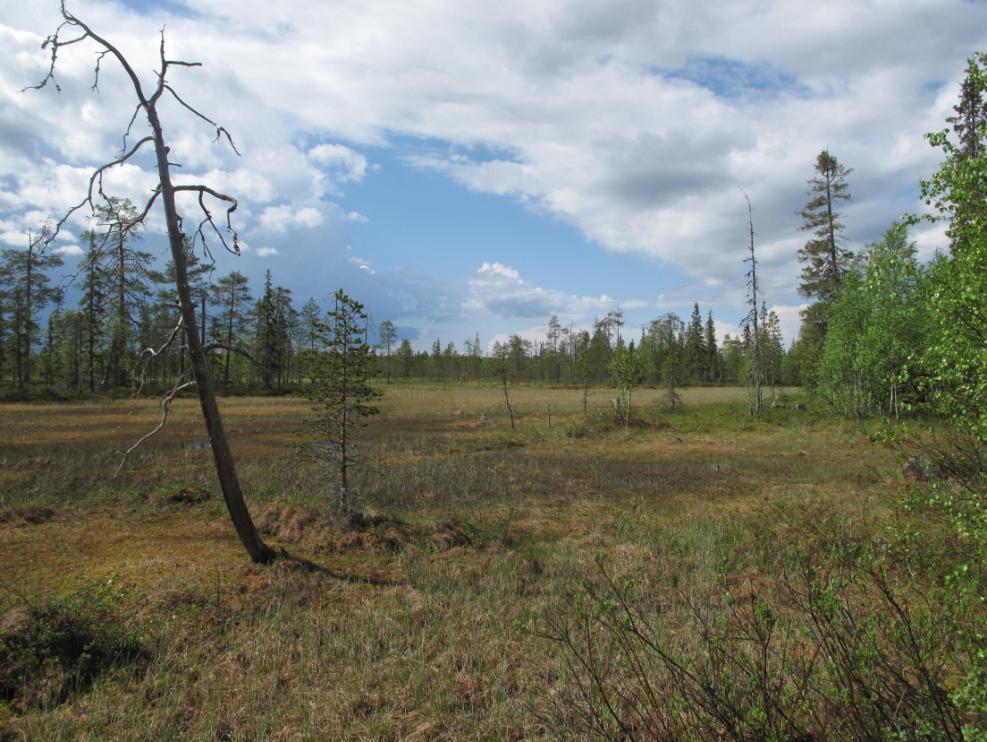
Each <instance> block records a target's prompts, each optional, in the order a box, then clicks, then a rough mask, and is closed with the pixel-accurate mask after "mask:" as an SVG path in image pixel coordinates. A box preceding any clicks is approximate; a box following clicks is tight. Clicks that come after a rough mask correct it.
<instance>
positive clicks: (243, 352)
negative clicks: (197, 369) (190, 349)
mask: <svg viewBox="0 0 987 742" xmlns="http://www.w3.org/2000/svg"><path fill="white" fill-rule="evenodd" d="M202 350H204V351H205V352H206V353H208V352H209V351H211V350H227V351H229V352H230V353H236V354H237V355H240V356H243V357H244V358H246V359H247V360H248V361H250V362H251V363H253V364H256V363H257V360H256V359H255V358H254V357H253V356H252V355H250V351H248V350H247V349H246V348H244V347H243V346H242V345H228V344H227V343H222V342H220V341H218V340H211V341H210V342H208V343H206V344H205V345H203V346H202Z"/></svg>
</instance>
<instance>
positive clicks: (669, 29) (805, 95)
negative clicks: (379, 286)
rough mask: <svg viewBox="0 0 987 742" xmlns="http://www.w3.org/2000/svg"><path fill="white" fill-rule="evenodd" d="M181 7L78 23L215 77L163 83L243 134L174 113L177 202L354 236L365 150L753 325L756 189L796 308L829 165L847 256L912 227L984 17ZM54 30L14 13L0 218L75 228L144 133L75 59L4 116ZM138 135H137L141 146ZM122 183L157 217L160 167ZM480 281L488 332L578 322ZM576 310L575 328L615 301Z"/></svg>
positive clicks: (457, 6) (4, 71)
mask: <svg viewBox="0 0 987 742" xmlns="http://www.w3.org/2000/svg"><path fill="white" fill-rule="evenodd" d="M167 7H168V4H162V5H161V6H160V7H154V8H148V9H147V10H146V11H145V12H141V13H139V12H136V11H134V10H132V9H129V8H128V7H127V6H125V5H123V4H121V3H118V2H113V1H112V0H107V2H102V3H96V4H91V5H89V6H87V7H86V9H85V15H84V18H85V19H86V20H88V21H90V22H91V23H92V25H93V27H94V28H98V29H99V30H101V31H102V32H104V33H105V35H106V37H107V38H110V39H112V40H114V41H117V42H118V43H119V44H120V45H121V47H122V48H123V49H124V50H125V52H126V53H127V54H128V56H129V57H130V58H131V61H132V62H133V66H134V68H135V69H138V70H140V71H141V73H142V74H144V75H145V82H146V83H149V84H153V77H152V76H151V75H150V74H149V73H147V72H145V71H148V70H151V69H153V67H154V65H155V62H156V55H157V38H158V30H159V29H160V28H161V27H162V25H166V27H167V41H168V44H169V52H170V54H172V55H174V56H175V57H185V58H188V59H196V60H201V61H202V62H203V64H204V66H203V67H202V68H201V69H199V68H197V69H190V70H187V69H176V70H174V72H175V76H174V82H175V83H176V86H177V88H178V89H179V91H180V92H181V93H182V94H183V95H184V96H185V97H186V99H187V100H188V101H189V102H190V103H191V104H193V105H197V106H199V107H201V109H202V110H203V111H204V112H205V113H206V114H207V115H210V116H213V117H215V118H217V120H219V121H220V123H222V124H224V125H226V126H227V127H229V128H230V130H231V131H232V132H233V134H234V136H235V138H236V142H237V146H238V148H239V150H240V151H241V152H242V153H243V156H242V157H238V156H236V155H235V154H234V153H233V152H232V151H231V150H230V149H229V148H228V147H226V146H225V145H223V144H222V143H218V144H217V143H215V142H213V141H212V140H213V131H212V130H211V128H210V127H208V126H204V125H203V122H202V121H201V120H198V119H196V118H195V117H194V116H192V115H190V114H187V112H184V111H182V110H181V109H180V108H179V107H178V106H177V105H176V106H174V107H171V106H169V108H168V109H167V111H166V113H167V126H168V135H169V141H170V143H171V145H172V150H173V151H172V156H173V159H174V160H175V161H176V162H179V163H181V164H182V165H183V168H182V170H181V172H182V175H181V176H180V177H179V178H178V180H179V182H191V181H195V182H210V183H211V184H213V185H215V186H216V187H217V188H218V189H220V190H223V191H224V192H229V193H230V194H231V195H234V196H236V197H238V198H240V199H241V205H240V209H239V210H238V212H237V215H238V216H241V217H242V218H243V221H242V223H241V225H240V226H241V227H243V232H244V237H245V238H247V239H250V238H252V237H253V238H255V239H257V240H258V241H260V240H263V241H265V242H268V243H271V244H278V243H277V241H276V240H275V237H276V236H280V235H284V236H285V239H287V236H288V234H289V231H290V230H291V229H293V228H301V227H308V228H312V227H316V226H321V225H323V224H325V223H327V222H329V223H330V224H332V223H335V222H336V221H337V220H338V221H339V222H340V223H345V222H346V221H347V220H348V221H350V222H353V223H359V222H360V221H361V219H359V218H352V215H353V214H356V213H358V212H349V214H348V213H347V212H346V211H345V210H343V209H340V207H338V206H336V205H335V204H328V203H327V202H326V201H325V197H326V196H327V195H333V196H334V197H335V196H336V195H338V194H340V192H341V190H342V189H343V188H344V187H349V186H352V185H355V184H357V183H360V182H362V181H364V180H366V179H368V178H370V177H372V176H370V175H369V173H372V172H374V170H375V169H376V166H375V165H373V164H370V163H369V162H368V160H367V156H366V155H365V154H363V153H362V152H361V151H359V150H360V149H363V150H364V151H366V147H367V146H371V145H373V146H381V147H390V148H391V149H392V151H393V152H394V154H395V157H396V158H400V159H403V161H404V162H406V163H409V164H411V165H412V166H414V167H418V168H424V169H428V170H431V171H435V172H439V173H442V174H444V175H445V176H446V177H448V178H451V179H453V180H455V181H456V182H458V183H461V184H463V185H464V186H465V187H467V188H470V189H473V190H475V191H479V192H484V193H492V194H500V195H502V196H506V197H509V198H513V199H516V200H517V201H518V202H520V203H522V204H524V205H525V206H526V207H528V208H530V209H533V210H535V211H538V212H540V213H544V214H547V215H550V216H551V217H552V218H554V219H557V220H560V221H562V222H564V223H565V224H568V225H573V226H575V227H576V228H577V229H579V230H580V231H581V233H582V234H583V235H584V236H585V237H587V238H588V239H589V240H592V241H596V242H597V243H598V244H599V245H601V246H603V247H604V248H606V249H608V250H612V251H618V252H632V253H636V254H641V255H647V256H653V257H656V258H658V259H660V260H661V261H663V262H664V263H666V264H668V265H671V266H674V267H676V268H678V269H680V270H681V271H684V272H685V273H687V274H688V275H689V276H691V277H692V279H694V284H693V285H691V286H687V287H684V288H683V289H682V292H681V293H682V295H683V298H684V301H687V302H689V303H691V301H692V300H694V299H700V300H704V303H705V300H707V299H708V301H717V302H719V303H720V304H719V305H718V306H721V305H722V304H723V303H732V304H733V305H738V304H739V301H738V299H742V296H739V297H738V296H737V294H738V293H739V294H741V295H742V284H743V280H742V270H740V269H739V268H738V264H739V260H740V258H741V257H742V253H743V246H744V244H745V242H746V235H745V230H746V207H745V204H744V201H743V198H742V197H741V196H740V189H741V188H743V189H745V190H747V191H748V192H749V193H750V195H751V198H752V200H753V203H754V209H755V211H754V220H755V229H756V231H757V239H758V250H759V256H760V257H761V260H762V262H763V267H764V271H763V277H764V286H765V290H766V293H767V296H768V298H769V300H770V301H776V302H788V303H790V304H791V305H792V306H794V303H795V302H796V301H797V297H796V295H795V293H794V288H795V286H796V285H797V278H798V272H799V266H798V264H797V259H796V257H795V254H796V250H797V248H798V246H799V244H800V242H801V241H802V240H803V238H804V235H801V234H800V233H799V232H798V231H797V228H798V222H799V220H798V216H797V212H798V210H799V208H800V207H801V206H802V204H803V203H804V202H805V200H806V194H805V180H806V179H807V178H808V177H809V176H810V175H811V167H812V162H813V160H814V158H815V155H816V154H817V153H818V152H819V151H820V150H821V149H822V148H823V147H826V146H828V147H830V148H831V149H832V151H833V152H834V154H836V155H837V156H838V157H839V158H840V159H841V161H843V162H844V163H845V164H846V165H847V166H849V167H853V168H854V169H855V172H854V174H853V175H852V176H851V179H850V190H851V192H852V193H853V195H854V201H853V202H852V203H851V204H849V205H848V206H847V207H846V209H845V210H844V212H845V213H844V221H845V222H846V224H847V232H846V234H847V237H848V246H849V247H851V248H859V247H861V246H862V245H863V244H864V243H866V242H868V241H871V240H874V239H877V238H879V237H880V235H881V233H882V232H883V231H884V229H885V228H886V227H887V226H888V224H889V223H890V221H891V220H892V219H893V218H895V217H896V216H898V215H899V214H901V213H902V212H907V211H913V210H918V208H919V205H918V204H917V203H916V200H915V198H914V187H915V184H916V182H917V181H918V179H919V178H920V177H923V176H926V177H927V176H928V175H929V174H930V173H931V172H932V171H933V169H934V168H935V166H936V162H937V157H938V155H937V153H936V152H935V151H934V150H932V149H931V148H929V147H928V146H927V144H926V142H925V141H924V139H923V136H922V135H923V133H924V132H926V131H931V130H936V129H939V128H941V127H942V126H943V119H944V118H945V117H946V116H948V115H950V114H951V113H952V111H951V106H952V104H953V102H954V100H955V96H956V91H957V90H958V84H959V80H960V78H961V76H962V74H963V67H964V60H965V56H966V55H967V54H968V53H969V52H970V51H971V50H974V49H982V48H985V47H987V30H985V29H987V5H985V4H983V3H970V2H963V0H915V1H914V2H909V3H887V2H885V3H881V2H878V3H860V2H856V1H855V0H833V1H832V2H828V3H822V4H819V3H817V4H815V5H807V4H806V3H804V2H800V1H799V0H763V2H758V3H754V4H739V5H732V6H731V5H729V4H696V3H694V2H691V0H668V1H667V2H662V3H655V2H654V0H616V2H615V3H609V4H605V3H589V2H586V1H585V0H545V2H539V3H530V2H527V1H525V0H504V2H501V3H497V4H494V5H491V4H489V3H482V2H480V1H479V0H458V1H456V2H453V0H444V1H443V0H435V2H430V3H427V4H425V5H421V4H408V3H400V2H396V1H394V0H390V1H387V0H385V2H384V3H347V4H344V5H342V6H339V5H319V4H316V3H302V2H299V1H295V2H292V1H286V2H281V3H270V2H261V0H211V1H210V2H209V3H205V4H200V5H197V6H196V13H195V14H194V15H190V16H174V15H170V14H169V13H168V10H167ZM80 12H81V11H80ZM56 15H57V5H56V4H54V3H9V4H8V6H7V7H5V8H4V13H3V23H2V24H0V44H2V46H3V48H4V50H5V54H4V55H3V57H2V58H0V129H2V130H3V132H4V137H3V141H2V142H0V212H3V214H4V215H5V216H6V215H9V214H20V213H23V212H26V211H28V210H35V211H39V212H43V213H45V214H58V213H60V212H61V211H62V210H64V209H65V208H66V207H67V206H68V205H69V204H72V203H76V202H77V201H78V200H79V198H81V194H82V192H83V189H84V188H85V185H86V183H87V181H88V176H89V173H90V172H91V168H92V166H93V165H94V164H97V163H99V162H103V161H105V160H107V159H111V158H112V156H113V153H114V152H116V151H117V150H118V149H119V146H120V141H121V140H120V136H121V134H122V129H123V128H124V127H125V126H126V120H127V119H128V117H129V115H130V112H131V111H132V110H133V101H132V99H133V95H132V91H128V90H127V88H126V85H125V84H121V83H125V82H126V81H125V80H123V79H122V77H121V76H120V73H119V72H118V71H116V70H114V69H113V66H112V65H110V64H105V63H104V65H103V68H104V72H103V76H104V77H103V84H102V85H101V90H100V94H99V95H98V96H96V95H93V94H91V93H90V91H89V89H88V88H89V85H90V84H91V80H92V63H93V56H92V54H91V49H90V50H83V48H82V46H81V45H79V46H73V47H69V48H66V49H65V50H63V52H64V53H62V54H60V55H59V77H60V81H61V82H62V93H61V94H57V93H55V91H54V89H53V88H51V87H49V88H48V89H45V90H42V91H34V92H28V93H24V94H21V93H18V92H15V91H17V90H19V89H20V88H22V87H23V86H24V85H26V84H30V83H31V82H33V81H35V80H38V79H40V78H41V77H42V76H43V75H44V72H45V69H46V65H47V61H48V57H47V54H46V52H45V51H43V50H41V49H40V44H41V41H42V40H43V38H44V37H45V36H46V35H47V34H48V33H50V32H51V31H52V30H53V29H54V27H55V26H56V25H57V19H56V17H55V16H56ZM231 19H233V21H232V22H231ZM271 29H277V33H272V32H271ZM753 37H756V38H757V39H758V40H759V41H758V44H756V45H751V44H750V43H749V39H750V38H753ZM231 60H235V62H236V63H235V64H231ZM104 61H105V60H104ZM145 130H146V127H144V126H143V125H142V123H141V122H140V121H138V122H137V127H136V129H135V136H141V135H143V132H144V131H145ZM131 141H134V139H132V140H131ZM114 179H115V180H114ZM111 181H112V184H113V186H114V188H117V189H119V191H120V193H121V194H122V195H127V196H129V197H131V198H132V199H133V200H134V201H135V202H142V200H143V199H146V198H147V195H148V193H149V191H150V188H152V187H153V185H154V183H155V181H156V178H155V177H154V176H153V162H151V161H150V159H149V158H142V159H140V160H138V161H136V162H135V163H134V164H133V165H131V166H128V167H127V168H122V169H121V170H120V172H119V174H115V175H113V176H112V177H111ZM111 181H108V183H110V182H111ZM152 227H153V228H156V229H160V224H157V226H154V225H152ZM254 230H256V232H260V233H262V235H261V236H260V237H257V236H256V235H255V233H254ZM11 231H16V230H13V228H12V229H11ZM4 234H6V233H4ZM914 238H915V239H916V241H917V242H918V243H919V246H920V251H921V255H922V256H923V257H928V256H929V255H931V253H932V252H933V250H934V249H935V248H937V247H944V246H945V240H944V238H943V235H942V233H941V231H936V228H927V229H921V228H919V229H917V230H915V234H914ZM3 239H6V237H3ZM341 239H344V238H341ZM14 244H18V243H14ZM285 252H286V253H287V251H285ZM478 262H479V261H478ZM478 281H479V284H478V288H477V292H478V293H477V294H476V296H471V299H470V301H472V302H473V303H472V305H471V306H473V307H475V308H478V309H479V308H481V307H486V308H488V309H490V311H494V312H495V313H499V312H500V311H522V312H534V311H535V309H536V308H546V309H549V310H550V311H556V309H557V308H558V306H559V304H560V302H561V301H562V299H560V297H568V296H569V295H567V294H564V292H560V291H555V292H553V291H551V290H547V289H541V288H540V287H539V286H537V285H536V284H532V283H525V282H524V281H522V280H521V279H520V277H518V279H517V280H516V281H514V282H513V284H512V281H511V279H510V277H508V276H497V275H495V274H491V275H485V276H479V278H478ZM484 282H486V283H484ZM498 282H499V283H498ZM519 282H520V285H516V284H518V283H519ZM737 286H740V287H741V288H740V289H737V288H736V287H737ZM469 290H471V291H472V290H473V287H472V285H471V286H470V287H469ZM484 292H486V293H484ZM687 294H691V295H689V296H687ZM575 298H576V299H577V301H576V303H575V307H576V309H577V310H578V311H579V312H583V311H590V310H592V311H596V310H593V309H592V308H593V307H594V306H599V305H601V304H605V303H606V301H604V300H609V297H575ZM498 301H499V303H498ZM512 301H513V308H511V302H512ZM786 306H787V305H786ZM491 307H494V308H491ZM522 316H524V315H522Z"/></svg>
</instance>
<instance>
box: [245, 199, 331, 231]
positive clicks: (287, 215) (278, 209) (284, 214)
mask: <svg viewBox="0 0 987 742" xmlns="http://www.w3.org/2000/svg"><path fill="white" fill-rule="evenodd" d="M257 221H258V223H259V225H260V227H261V229H265V230H267V231H269V232H278V233H283V232H287V231H288V229H289V228H291V227H308V228H311V227H317V226H319V225H320V224H322V223H323V222H324V221H325V217H324V216H323V215H322V212H321V211H319V210H318V209H316V208H314V207H312V206H305V207H302V208H300V209H297V210H296V209H295V208H293V207H292V206H289V205H287V204H282V205H280V206H268V207H266V208H265V209H264V210H263V211H262V212H261V214H260V216H259V217H258V220H257Z"/></svg>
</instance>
